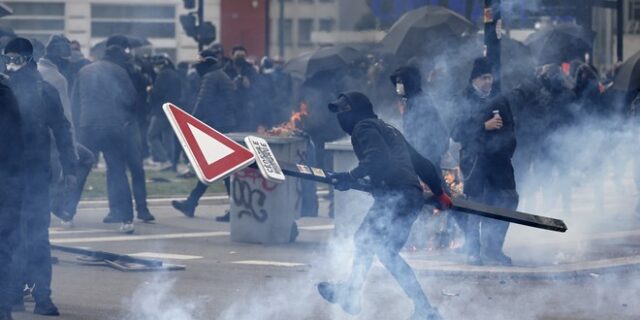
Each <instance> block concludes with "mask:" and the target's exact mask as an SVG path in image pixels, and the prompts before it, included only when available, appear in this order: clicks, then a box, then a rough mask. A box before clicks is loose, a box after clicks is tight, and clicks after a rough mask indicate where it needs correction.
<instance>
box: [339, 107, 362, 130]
mask: <svg viewBox="0 0 640 320" xmlns="http://www.w3.org/2000/svg"><path fill="white" fill-rule="evenodd" d="M360 120H362V117H361V116H358V114H356V113H354V112H341V113H338V123H340V128H342V130H344V132H346V133H348V134H349V135H351V133H352V132H353V128H355V126H356V124H357V123H358V122H359V121H360Z"/></svg>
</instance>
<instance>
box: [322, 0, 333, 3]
mask: <svg viewBox="0 0 640 320" xmlns="http://www.w3.org/2000/svg"><path fill="white" fill-rule="evenodd" d="M320 2H322V3H334V2H335V0H320Z"/></svg>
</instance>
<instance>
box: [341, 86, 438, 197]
mask: <svg viewBox="0 0 640 320" xmlns="http://www.w3.org/2000/svg"><path fill="white" fill-rule="evenodd" d="M342 96H344V97H345V98H346V99H347V101H348V102H349V104H350V105H351V108H352V111H350V112H344V113H341V114H338V117H339V118H342V119H341V120H340V121H341V126H342V127H343V129H345V131H346V132H347V133H349V134H351V144H352V145H353V150H354V152H355V154H356V156H357V158H358V160H359V163H358V166H357V167H356V168H355V169H353V170H352V171H351V175H352V176H353V177H354V178H356V179H359V178H363V177H366V176H368V177H370V179H371V184H372V186H373V187H374V195H375V191H390V190H403V189H406V188H411V187H415V188H418V189H421V186H420V182H419V180H418V177H419V178H420V180H422V181H424V182H425V183H426V184H427V185H428V186H429V188H430V189H431V190H432V191H433V193H434V194H436V195H440V194H441V193H442V181H441V180H440V178H439V176H438V174H437V171H436V168H435V167H434V165H433V164H432V163H431V162H430V161H429V160H427V159H425V158H424V157H422V156H420V154H419V153H418V152H417V151H416V150H415V149H413V148H412V147H411V146H410V145H409V144H408V143H407V141H406V140H405V138H404V136H403V135H402V133H400V131H399V130H398V129H396V128H394V127H393V126H391V125H389V124H387V123H385V122H384V121H382V120H380V119H378V117H377V116H376V115H375V113H373V106H372V105H371V102H370V101H369V99H368V98H366V96H364V95H363V94H361V93H358V92H349V93H345V94H343V95H342ZM343 114H344V115H346V117H341V116H342V115H343ZM345 118H346V119H348V121H345ZM345 122H349V123H345ZM349 128H353V130H351V131H349V130H346V129H349Z"/></svg>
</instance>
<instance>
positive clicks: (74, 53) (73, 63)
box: [63, 40, 91, 90]
mask: <svg viewBox="0 0 640 320" xmlns="http://www.w3.org/2000/svg"><path fill="white" fill-rule="evenodd" d="M70 45H71V56H70V57H69V64H68V66H67V68H66V71H67V72H66V73H63V75H64V76H65V77H66V78H67V82H68V83H69V90H71V88H73V85H74V84H75V82H76V77H77V76H78V71H80V69H82V67H84V66H86V65H88V64H90V63H91V61H89V59H87V58H85V57H84V54H82V51H81V47H80V43H79V42H78V41H76V40H72V41H71V43H70Z"/></svg>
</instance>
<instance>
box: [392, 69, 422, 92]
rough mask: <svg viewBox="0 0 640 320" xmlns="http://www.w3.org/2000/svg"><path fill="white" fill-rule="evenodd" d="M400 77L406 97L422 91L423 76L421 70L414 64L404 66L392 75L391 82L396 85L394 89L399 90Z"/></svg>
mask: <svg viewBox="0 0 640 320" xmlns="http://www.w3.org/2000/svg"><path fill="white" fill-rule="evenodd" d="M398 78H400V79H401V82H402V85H403V87H404V94H403V95H402V96H403V97H405V98H411V97H413V96H416V95H418V94H420V92H421V91H422V76H421V75H420V70H419V69H418V68H416V67H414V66H404V67H400V68H398V69H396V71H394V72H393V74H392V75H391V77H390V79H391V83H392V84H393V85H394V87H395V88H394V89H396V93H398V92H397V86H398Z"/></svg>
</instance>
